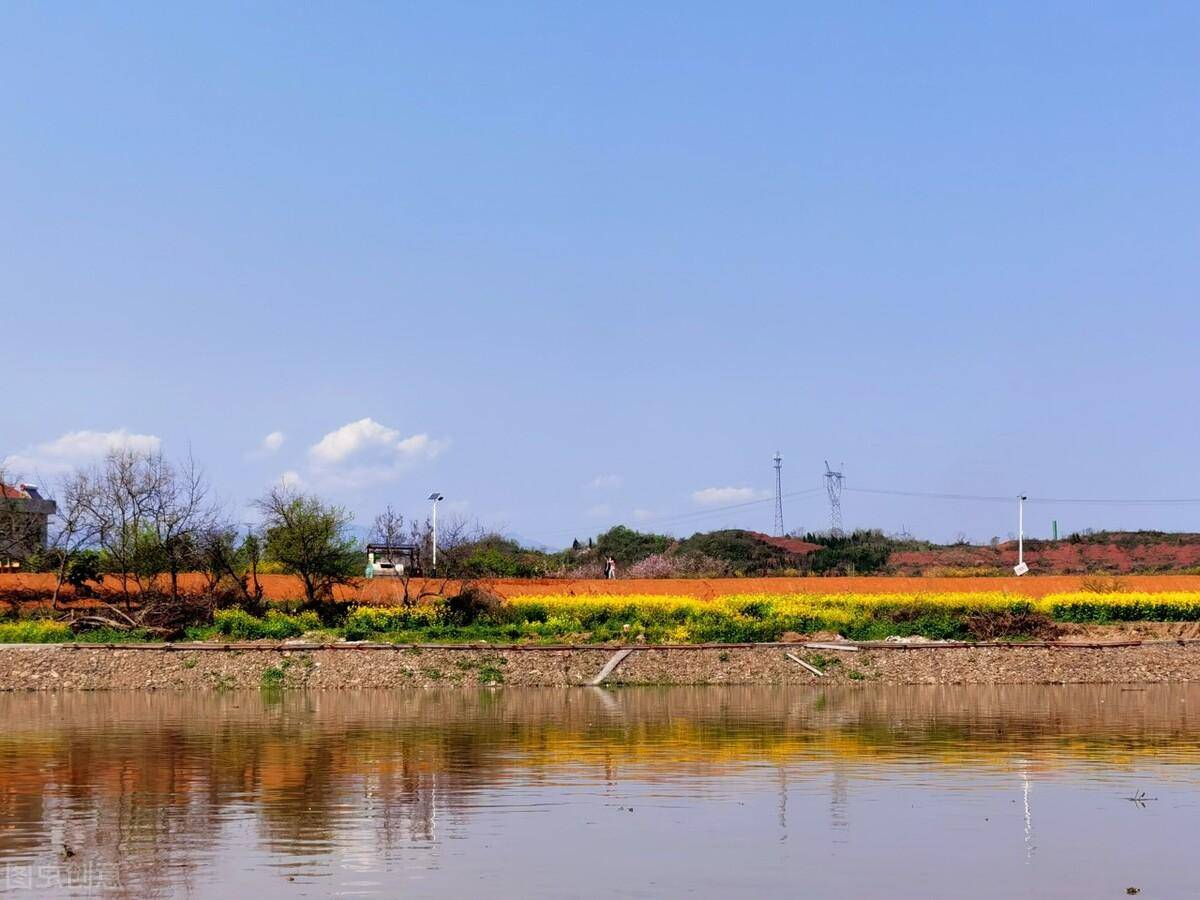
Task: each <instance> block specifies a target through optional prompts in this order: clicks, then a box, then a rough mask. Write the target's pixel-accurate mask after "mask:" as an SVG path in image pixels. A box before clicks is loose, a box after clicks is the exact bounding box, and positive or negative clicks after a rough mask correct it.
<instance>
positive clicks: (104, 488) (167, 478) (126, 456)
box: [81, 450, 216, 609]
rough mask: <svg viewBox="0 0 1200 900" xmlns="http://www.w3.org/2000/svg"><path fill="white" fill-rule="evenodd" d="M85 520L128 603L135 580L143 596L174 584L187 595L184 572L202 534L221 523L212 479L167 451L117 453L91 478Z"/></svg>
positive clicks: (84, 498)
mask: <svg viewBox="0 0 1200 900" xmlns="http://www.w3.org/2000/svg"><path fill="white" fill-rule="evenodd" d="M86 477H87V478H88V479H89V480H90V481H91V488H90V489H89V490H88V491H86V492H82V493H81V502H82V503H83V504H84V515H85V517H86V518H87V519H88V520H89V522H90V526H91V528H92V529H94V532H95V536H96V540H97V542H98V543H99V545H100V547H101V549H102V550H103V551H104V553H105V554H106V556H107V557H108V565H109V566H110V568H111V569H113V570H115V573H116V575H117V576H118V577H119V578H120V580H121V592H122V594H123V595H124V599H125V606H126V609H128V608H129V607H130V606H131V591H130V589H129V581H130V579H131V578H132V579H133V581H134V583H135V584H136V585H137V588H138V590H139V592H144V591H146V590H147V589H149V588H152V587H154V586H155V584H156V580H157V578H158V576H159V575H162V574H164V573H165V574H167V575H168V576H169V579H170V590H171V597H172V598H178V596H179V574H180V572H183V571H186V569H187V568H189V566H190V565H192V564H194V563H195V562H196V560H197V554H198V547H199V536H200V535H201V534H202V533H203V532H204V531H205V530H207V529H209V528H211V527H212V526H213V524H214V523H215V522H216V512H215V508H214V506H213V504H211V503H210V501H209V497H208V495H209V488H208V482H207V480H206V479H205V478H204V475H203V473H202V472H201V471H200V470H199V468H198V467H197V466H196V464H195V462H194V461H193V460H192V459H190V458H189V459H188V460H187V461H186V462H185V463H184V464H183V465H181V466H176V465H174V464H173V463H171V462H169V461H168V460H167V459H166V458H165V457H164V456H163V454H162V453H161V452H159V451H155V452H134V451H130V450H117V451H114V452H112V453H110V454H109V455H108V456H107V457H106V458H105V460H104V462H103V463H102V464H101V465H100V466H99V467H98V468H96V469H94V470H93V471H91V472H90V473H88V474H87V476H86Z"/></svg>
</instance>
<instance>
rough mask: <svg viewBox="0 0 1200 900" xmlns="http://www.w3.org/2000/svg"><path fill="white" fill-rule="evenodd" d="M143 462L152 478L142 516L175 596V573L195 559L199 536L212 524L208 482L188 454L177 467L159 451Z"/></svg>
mask: <svg viewBox="0 0 1200 900" xmlns="http://www.w3.org/2000/svg"><path fill="white" fill-rule="evenodd" d="M147 463H148V464H149V465H150V466H151V467H152V469H153V475H154V477H153V478H152V479H151V484H152V486H153V487H152V490H151V491H150V493H149V496H148V498H147V499H148V501H149V502H148V504H147V510H146V516H147V520H148V523H149V528H150V530H151V531H152V533H153V536H154V542H155V545H156V546H155V550H156V551H157V553H156V554H155V555H156V557H157V558H159V559H161V560H162V564H163V565H164V566H165V567H166V570H167V574H168V575H169V576H170V580H171V597H172V598H178V597H179V573H180V572H182V571H185V570H186V569H187V568H189V567H190V565H191V564H195V563H196V562H197V561H198V559H199V555H200V538H201V536H202V535H203V534H205V533H208V532H210V530H211V529H212V528H213V526H214V525H215V524H216V522H217V515H216V511H215V509H214V508H213V506H212V505H211V504H210V503H209V500H208V491H209V489H208V483H207V481H206V480H205V478H204V475H203V473H202V472H201V471H200V470H199V469H198V468H197V467H196V463H195V460H193V459H192V458H191V456H190V455H189V457H188V459H187V462H186V464H184V465H183V466H181V467H179V468H176V467H175V466H173V465H171V463H169V462H167V461H166V460H164V459H163V457H162V455H161V454H156V455H155V456H153V457H149V458H148V459H147Z"/></svg>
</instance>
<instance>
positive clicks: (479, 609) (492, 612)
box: [443, 585, 504, 625]
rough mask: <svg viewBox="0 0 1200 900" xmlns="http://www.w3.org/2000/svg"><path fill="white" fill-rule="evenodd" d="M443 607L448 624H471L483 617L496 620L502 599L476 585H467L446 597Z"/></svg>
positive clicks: (499, 612) (502, 606)
mask: <svg viewBox="0 0 1200 900" xmlns="http://www.w3.org/2000/svg"><path fill="white" fill-rule="evenodd" d="M443 609H444V615H445V619H446V622H447V623H448V624H451V625H473V624H474V623H475V622H477V621H478V620H480V619H482V618H485V617H486V618H488V619H491V620H493V621H496V620H497V619H498V618H499V617H500V616H501V612H502V610H503V609H504V600H503V599H502V598H501V597H500V596H499V595H497V594H494V593H492V592H491V591H489V590H486V589H484V588H481V587H478V586H477V585H467V586H465V587H463V589H462V590H460V591H459V592H458V593H457V594H455V595H454V596H452V597H449V598H447V600H446V602H445V605H444V607H443Z"/></svg>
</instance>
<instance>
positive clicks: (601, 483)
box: [588, 475, 625, 491]
mask: <svg viewBox="0 0 1200 900" xmlns="http://www.w3.org/2000/svg"><path fill="white" fill-rule="evenodd" d="M624 483H625V479H624V478H622V477H621V476H620V475H597V476H596V477H595V478H593V479H592V480H591V481H589V482H588V487H590V488H591V489H592V490H595V491H607V490H612V489H614V488H619V487H620V486H621V485H623V484H624Z"/></svg>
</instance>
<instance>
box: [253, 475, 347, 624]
mask: <svg viewBox="0 0 1200 900" xmlns="http://www.w3.org/2000/svg"><path fill="white" fill-rule="evenodd" d="M255 505H256V506H257V507H258V510H259V512H261V513H262V516H263V527H262V530H263V536H264V537H265V539H266V558H267V559H269V560H271V561H273V562H276V563H278V564H279V565H280V567H281V568H282V569H283V570H284V571H285V572H287V573H288V574H290V575H295V576H297V577H298V578H299V579H300V580H301V581H302V582H303V584H304V599H305V605H306V606H307V607H308V608H310V609H316V610H318V612H319V611H320V610H321V608H322V607H324V606H325V605H327V604H329V603H331V602H332V600H333V589H334V587H336V586H337V585H339V584H348V583H349V581H350V578H351V577H352V576H353V575H355V574H357V573H358V571H359V569H361V568H362V551H361V548H360V547H359V546H358V542H357V541H356V540H354V538H352V537H351V536H350V535H349V533H348V528H349V526H350V523H351V521H352V519H351V516H350V514H349V513H348V512H347V511H346V510H344V509H342V508H341V507H340V506H331V505H327V504H325V503H323V502H322V501H321V499H320V498H319V497H315V496H312V495H310V494H302V493H299V492H297V491H293V490H291V489H289V488H287V487H283V486H280V487H276V488H273V489H271V490H270V491H268V492H267V493H266V494H265V495H264V496H263V497H261V498H260V499H259V500H258V501H257V502H256V504H255Z"/></svg>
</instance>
